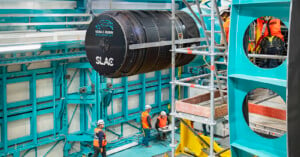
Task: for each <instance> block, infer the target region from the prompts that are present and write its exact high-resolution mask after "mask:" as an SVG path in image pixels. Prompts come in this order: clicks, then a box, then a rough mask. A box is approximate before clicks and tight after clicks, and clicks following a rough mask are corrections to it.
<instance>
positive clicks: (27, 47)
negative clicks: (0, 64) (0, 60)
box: [0, 44, 42, 53]
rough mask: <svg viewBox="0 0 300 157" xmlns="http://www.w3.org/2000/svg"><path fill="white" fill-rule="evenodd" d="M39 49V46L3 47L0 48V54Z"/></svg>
mask: <svg viewBox="0 0 300 157" xmlns="http://www.w3.org/2000/svg"><path fill="white" fill-rule="evenodd" d="M41 47H42V45H41V44H31V45H15V46H3V47H0V53H1V52H12V51H27V50H38V49H40V48H41Z"/></svg>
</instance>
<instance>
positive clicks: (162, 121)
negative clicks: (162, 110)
mask: <svg viewBox="0 0 300 157" xmlns="http://www.w3.org/2000/svg"><path fill="white" fill-rule="evenodd" d="M157 120H158V127H160V128H163V127H165V126H167V122H168V117H167V116H164V117H162V116H158V117H157Z"/></svg>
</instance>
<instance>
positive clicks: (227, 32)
mask: <svg viewBox="0 0 300 157" xmlns="http://www.w3.org/2000/svg"><path fill="white" fill-rule="evenodd" d="M223 27H224V31H225V35H226V41H227V42H228V41H229V27H230V17H228V18H227V19H226V20H225V22H224V23H223Z"/></svg>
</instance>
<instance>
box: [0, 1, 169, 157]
mask: <svg viewBox="0 0 300 157" xmlns="http://www.w3.org/2000/svg"><path fill="white" fill-rule="evenodd" d="M132 2H134V1H132ZM135 2H136V1H135ZM146 2H154V3H156V2H160V3H165V2H166V1H164V0H155V1H146ZM77 5H78V6H77V8H75V9H69V10H63V9H61V10H51V9H50V10H43V9H36V10H30V9H14V10H12V9H0V13H1V14H2V15H4V14H15V13H18V14H50V13H51V14H71V13H85V12H86V10H87V8H86V7H87V5H88V2H87V1H86V0H80V1H78V3H77ZM0 18H1V21H2V22H1V23H12V22H14V23H15V22H22V23H27V22H45V23H46V22H49V21H53V20H55V21H61V22H65V21H72V20H74V21H80V20H82V19H80V18H79V19H72V17H70V18H66V17H35V18H31V19H30V21H28V20H27V18H22V17H20V18H17V17H0ZM70 28H72V29H79V30H80V29H83V30H84V29H85V27H84V26H81V27H78V26H64V25H59V26H56V25H51V26H43V25H38V26H27V27H26V30H33V31H43V29H47V30H51V29H70ZM19 29H20V28H19V27H18V26H16V27H7V26H6V27H4V26H3V27H2V26H1V25H0V30H1V31H16V30H19ZM22 29H23V28H22ZM24 30H25V29H24ZM44 51H50V53H48V54H45V55H44V54H43V52H44ZM26 53H28V51H26ZM26 53H25V52H21V51H19V52H9V53H1V54H0V65H1V66H0V94H1V97H0V102H1V103H0V110H1V114H0V125H1V143H0V156H6V155H12V156H14V157H19V156H21V155H22V156H26V154H28V152H30V151H35V153H34V154H35V156H37V148H38V147H39V146H42V145H46V144H49V143H54V144H53V146H52V147H51V148H50V149H49V150H48V151H47V152H46V153H45V154H44V155H43V156H47V155H48V154H49V153H50V152H51V150H53V149H54V148H55V147H56V146H57V144H58V143H59V142H60V141H63V143H64V148H63V150H64V154H63V155H64V156H78V155H82V154H89V153H91V152H92V149H91V148H92V146H91V145H92V140H93V128H94V127H95V125H94V124H95V123H96V121H97V120H98V119H105V122H106V126H107V127H109V126H114V125H121V132H120V133H116V132H114V131H112V130H109V129H108V130H107V131H109V132H111V133H113V134H115V135H117V136H118V137H119V138H121V137H123V124H130V123H128V122H129V121H137V122H139V121H140V112H141V111H142V110H144V104H145V101H146V100H145V99H146V93H148V92H153V91H155V103H154V104H152V106H153V111H152V113H153V114H155V113H159V112H160V111H161V110H168V104H169V100H162V99H161V95H162V93H161V92H162V89H165V88H169V86H170V85H169V81H170V79H169V78H170V75H169V74H162V73H161V72H160V71H157V72H155V76H153V77H150V78H146V74H141V75H139V79H138V80H135V81H128V78H127V77H124V78H122V81H121V82H120V83H113V85H112V88H111V89H108V88H107V85H108V84H107V81H110V80H109V79H107V78H104V77H102V76H100V75H98V73H96V72H95V71H94V70H92V67H91V66H90V64H89V63H88V62H87V60H86V59H85V51H84V45H83V41H81V40H78V41H65V42H52V43H49V42H46V43H42V47H41V48H40V49H39V50H34V51H33V52H32V55H31V56H28V55H26ZM73 58H76V59H79V60H80V61H78V62H75V63H74V62H70V61H69V59H73ZM43 61H51V66H50V67H48V68H40V69H28V66H29V65H30V64H32V63H33V62H43ZM15 64H20V66H21V70H20V71H18V72H8V65H15ZM68 69H76V70H75V73H73V74H72V75H68V74H67V71H68ZM75 75H79V78H80V88H86V92H84V93H80V92H79V89H78V92H75V93H69V92H68V88H69V87H70V85H71V84H72V81H73V80H74V78H75ZM47 78H49V79H51V80H52V84H53V94H52V95H51V96H45V97H40V98H37V97H36V94H37V90H36V89H37V83H36V82H37V81H38V80H40V79H47ZM20 82H28V83H29V86H30V88H29V89H30V90H29V91H28V92H29V95H30V97H29V99H28V100H24V101H18V102H7V86H8V85H10V84H14V83H20ZM107 90H108V91H107ZM110 94H111V95H110ZM131 95H139V101H140V102H137V103H139V105H138V107H137V108H134V109H130V110H129V109H128V101H127V100H128V97H129V96H131ZM169 95H170V94H169ZM105 97H106V98H107V99H106V100H105V101H106V102H107V103H110V101H111V100H114V99H118V98H122V111H121V112H114V111H113V108H114V107H111V113H113V114H110V115H109V114H108V113H107V112H108V111H107V106H105V105H103V101H104V98H105ZM70 104H75V110H74V112H73V113H72V114H71V115H72V116H71V118H68V113H67V111H68V107H69V105H70ZM106 105H107V104H106ZM77 110H80V131H78V132H74V133H69V132H68V128H69V127H70V126H71V124H72V121H73V118H74V115H75V112H76V111H77ZM44 114H53V129H51V130H47V131H44V132H38V131H37V117H38V116H40V115H44ZM88 115H90V117H91V119H89V116H88ZM21 119H30V127H31V128H30V134H29V135H28V136H24V137H20V138H16V139H13V140H8V123H10V122H13V121H17V120H21ZM90 126H91V127H90ZM131 126H132V127H133V128H135V129H140V128H139V127H136V126H134V125H131ZM131 141H136V138H135V137H129V138H126V139H123V140H120V141H115V142H114V143H113V144H110V145H109V146H108V147H109V148H113V147H115V146H120V145H122V144H126V143H129V142H131ZM76 142H80V152H77V153H71V152H70V150H71V148H72V146H73V145H74V144H75V143H76ZM21 152H22V153H21Z"/></svg>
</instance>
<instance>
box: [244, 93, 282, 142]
mask: <svg viewBox="0 0 300 157" xmlns="http://www.w3.org/2000/svg"><path fill="white" fill-rule="evenodd" d="M286 110H287V106H286V103H285V102H284V100H283V99H282V97H281V96H280V95H278V94H277V93H275V92H274V91H272V90H270V89H265V88H257V89H254V90H252V91H250V92H249V93H248V94H247V96H246V97H245V99H244V104H243V113H244V118H245V121H246V123H247V124H248V126H249V127H250V129H251V130H252V131H254V132H255V133H256V134H258V135H260V136H262V137H265V138H271V139H273V138H278V137H281V136H282V135H284V134H285V133H286V131H287V122H286Z"/></svg>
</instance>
